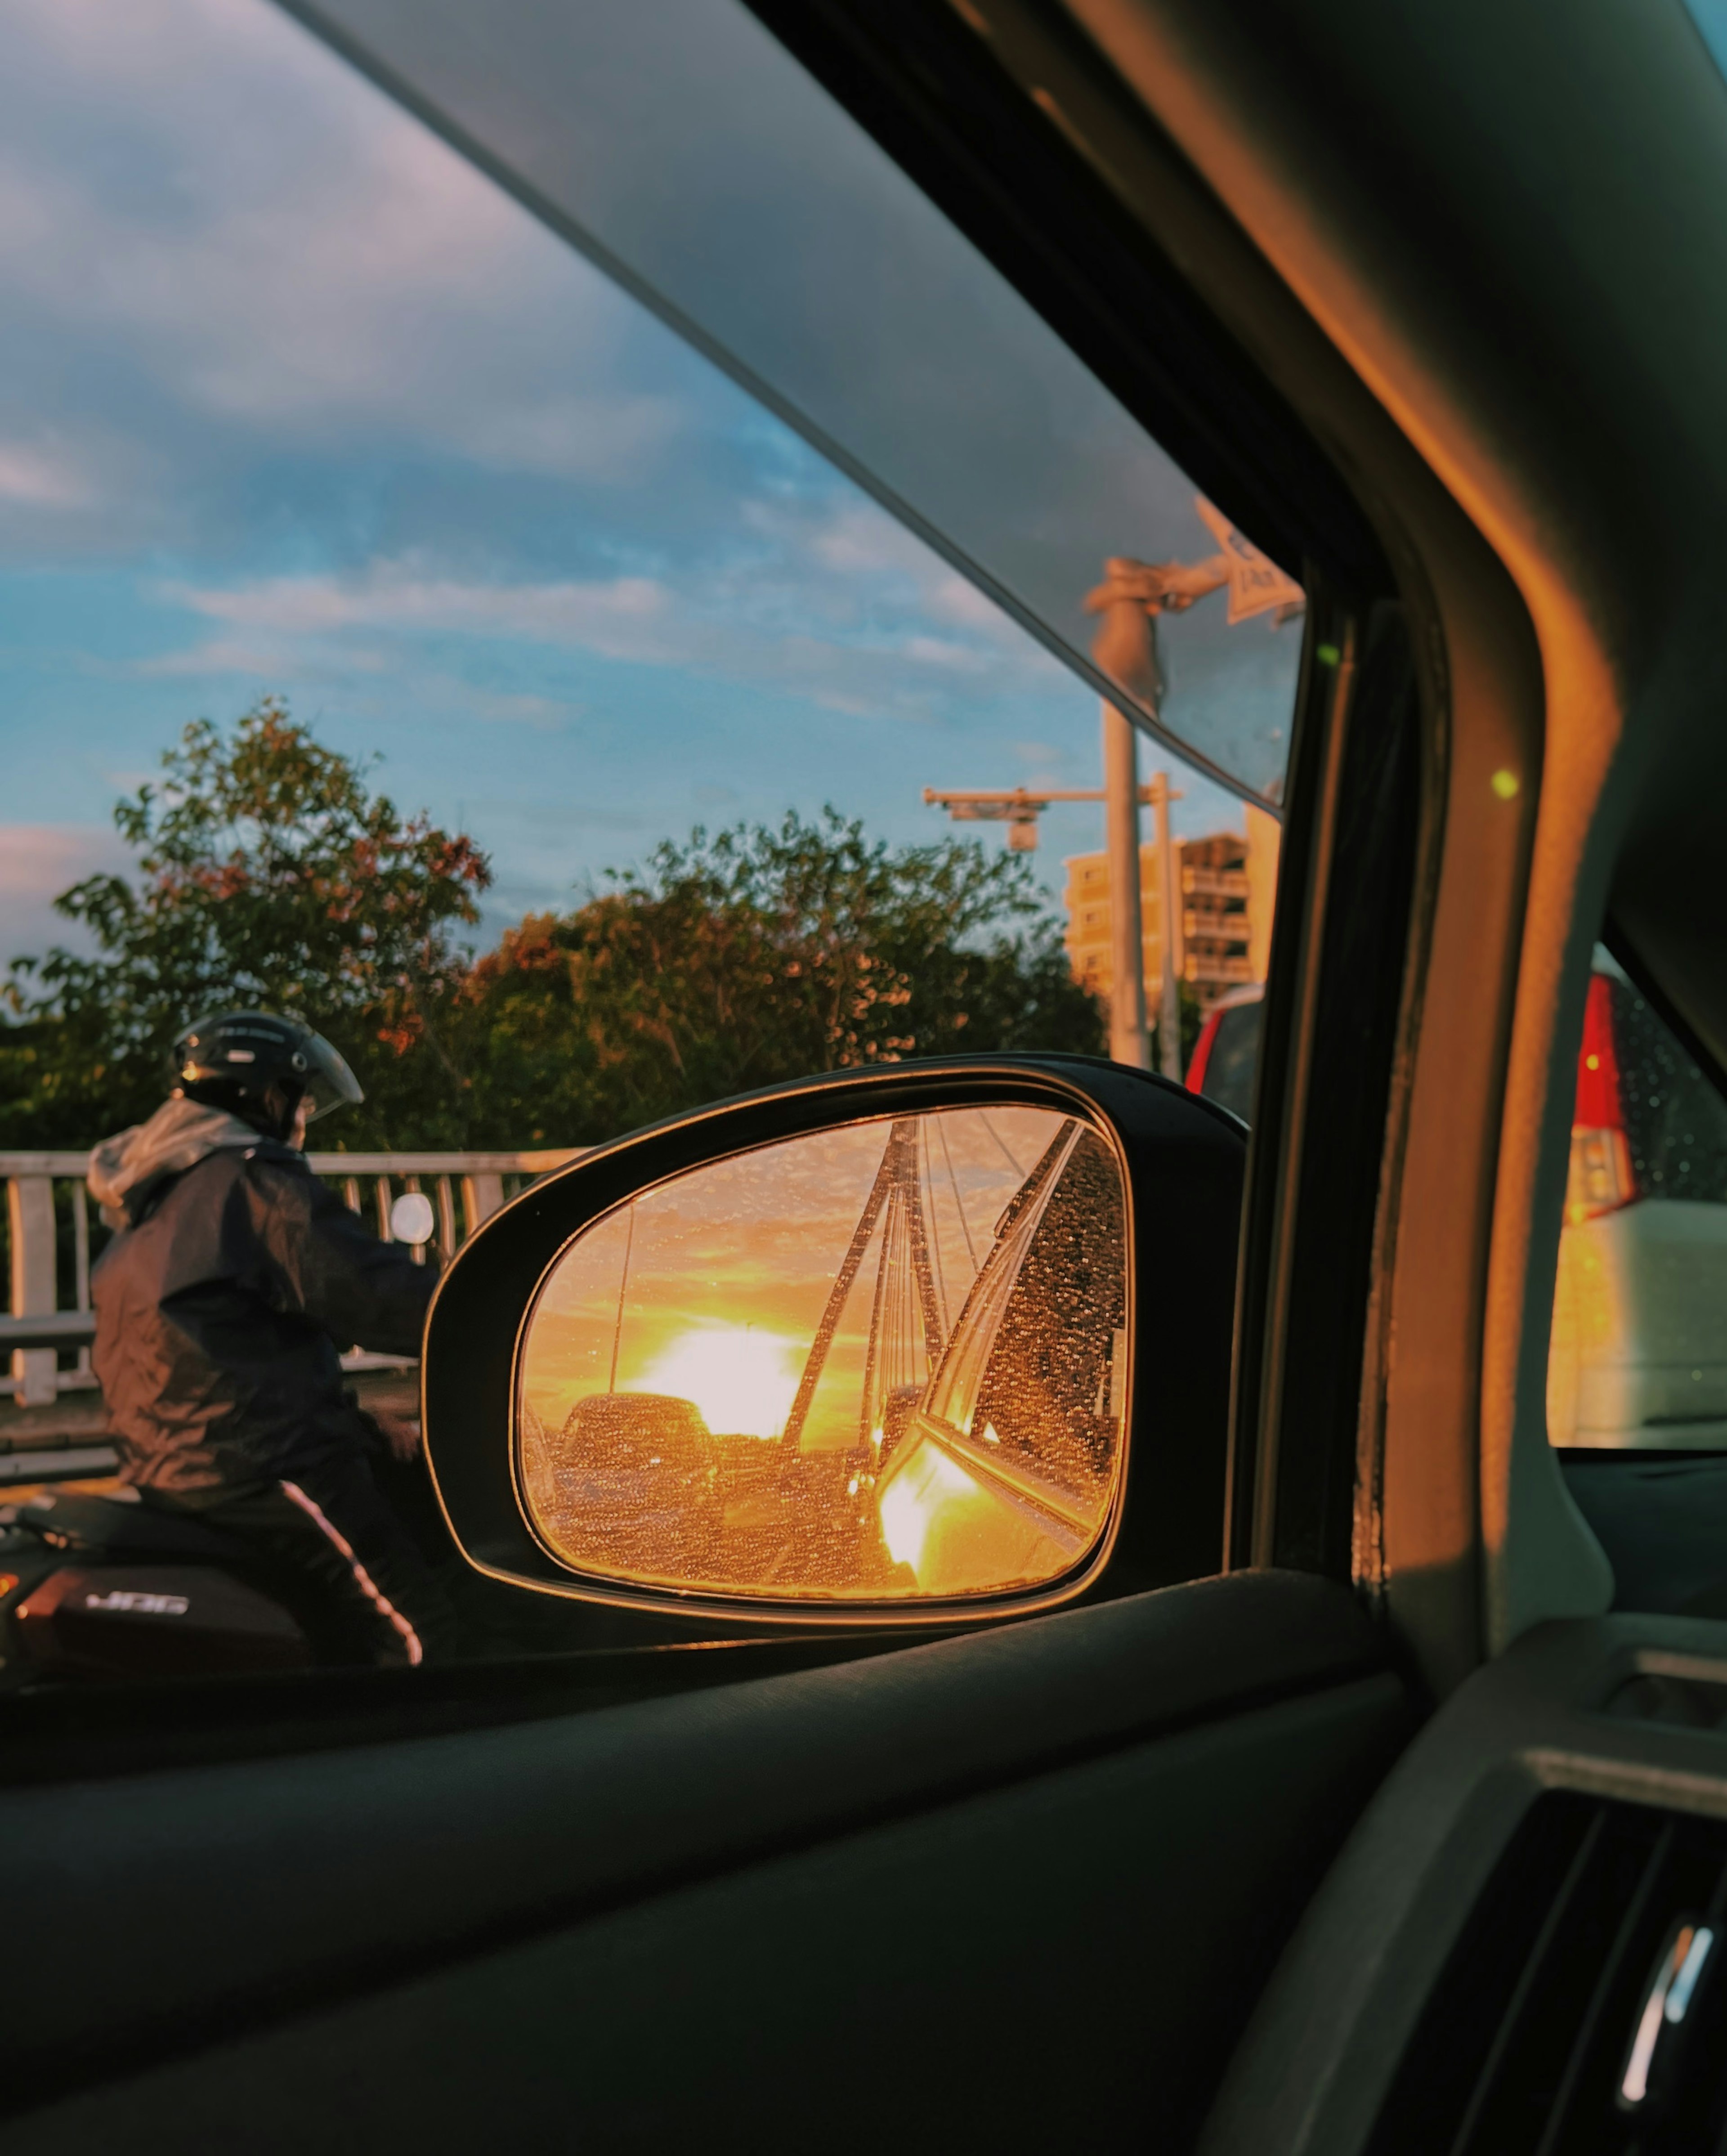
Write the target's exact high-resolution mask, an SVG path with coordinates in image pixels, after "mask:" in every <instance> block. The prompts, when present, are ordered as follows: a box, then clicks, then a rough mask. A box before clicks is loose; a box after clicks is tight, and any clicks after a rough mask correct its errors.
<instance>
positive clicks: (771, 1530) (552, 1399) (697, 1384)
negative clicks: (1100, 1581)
mask: <svg viewBox="0 0 1727 2156" xmlns="http://www.w3.org/2000/svg"><path fill="white" fill-rule="evenodd" d="M1125 1214H1126V1208H1125V1198H1124V1193H1123V1187H1122V1181H1121V1176H1120V1169H1119V1168H1118V1167H1117V1164H1116V1160H1115V1153H1114V1152H1113V1150H1112V1148H1111V1147H1110V1146H1109V1143H1108V1142H1106V1141H1105V1140H1104V1138H1103V1137H1100V1136H1099V1134H1098V1133H1097V1132H1095V1131H1094V1130H1093V1129H1092V1128H1091V1127H1089V1125H1088V1124H1086V1123H1085V1122H1082V1121H1080V1120H1079V1119H1078V1118H1076V1117H1074V1116H1065V1115H1062V1114H1060V1113H1058V1112H1056V1111H1052V1110H1049V1109H1045V1108H1038V1107H1014V1106H992V1107H989V1108H954V1109H944V1110H940V1111H934V1112H930V1113H923V1114H917V1115H910V1116H898V1117H893V1118H872V1119H869V1120H868V1121H861V1122H854V1123H849V1124H846V1125H843V1126H842V1127H839V1128H838V1129H833V1130H827V1131H821V1132H812V1133H810V1134H808V1135H807V1136H805V1137H797V1138H792V1139H787V1140H786V1141H785V1142H782V1143H780V1144H776V1145H771V1146H764V1147H759V1148H757V1149H756V1150H755V1151H752V1152H746V1153H740V1154H735V1155H734V1156H733V1157H732V1158H730V1159H726V1160H722V1161H718V1162H715V1163H711V1164H710V1165H708V1166H705V1167H703V1168H697V1169H694V1170H692V1171H691V1172H690V1173H688V1174H686V1175H682V1176H678V1177H675V1178H672V1179H671V1180H669V1181H668V1182H666V1183H662V1184H660V1185H659V1186H658V1187H657V1188H654V1189H653V1190H650V1191H648V1192H646V1193H643V1195H642V1196H641V1197H639V1198H638V1199H634V1200H633V1202H632V1203H631V1204H628V1205H626V1206H622V1207H619V1208H618V1209H617V1210H616V1211H614V1212H612V1213H610V1214H607V1215H606V1216H605V1217H604V1218H603V1219H600V1220H598V1221H597V1222H596V1223H595V1224H593V1225H592V1227H590V1228H588V1229H586V1230H585V1231H584V1232H583V1233H582V1235H579V1236H577V1239H576V1240H574V1242H572V1243H571V1245H569V1247H568V1248H567V1249H566V1250H565V1251H564V1253H563V1255H561V1257H560V1258H559V1260H558V1261H557V1263H556V1265H554V1266H553V1267H552V1269H551V1271H550V1273H549V1274H548V1275H547V1276H546V1280H545V1281H544V1283H543V1284H542V1286H541V1291H540V1293H539V1295H538V1296H537V1298H536V1302H535V1306H534V1308H533V1310H532V1312H531V1313H530V1317H529V1322H528V1325H527V1327H526V1331H525V1337H524V1343H523V1348H522V1353H521V1359H520V1390H519V1396H518V1413H517V1424H516V1439H517V1447H518V1450H517V1464H518V1470H519V1474H520V1487H521V1490H522V1493H523V1496H524V1498H525V1502H526V1505H527V1507H528V1511H529V1513H530V1517H531V1518H532V1520H533V1522H534V1524H535V1527H536V1529H537V1531H538V1532H539V1534H540V1536H541V1538H542V1540H543V1541H544V1542H545V1543H546V1546H547V1548H549V1549H551V1552H552V1553H554V1554H555V1555H556V1557H557V1558H560V1559H561V1561H562V1562H563V1563H566V1564H568V1565H571V1566H572V1567H575V1568H577V1569H579V1570H581V1571H583V1572H586V1573H597V1574H599V1575H601V1576H602V1577H606V1578H614V1579H618V1580H622V1581H628V1582H632V1583H634V1584H640V1585H653V1586H663V1587H673V1588H681V1589H686V1590H688V1589H705V1590H708V1591H710V1592H715V1593H725V1594H745V1595H758V1596H763V1597H771V1598H773V1599H776V1600H785V1599H805V1600H825V1601H847V1600H854V1601H876V1602H879V1601H893V1600H899V1599H918V1598H927V1597H946V1596H952V1595H968V1594H999V1593H1002V1592H1004V1591H1007V1590H1010V1589H1026V1588H1032V1587H1038V1586H1043V1585H1045V1584H1048V1583H1049V1582H1051V1581H1053V1580H1055V1579H1058V1578H1061V1577H1062V1576H1063V1574H1065V1573H1069V1572H1071V1571H1073V1570H1074V1568H1075V1567H1076V1566H1078V1565H1079V1564H1080V1563H1082V1562H1083V1561H1084V1558H1085V1557H1086V1556H1087V1554H1088V1553H1089V1552H1090V1551H1091V1550H1092V1549H1093V1548H1094V1547H1095V1546H1096V1544H1097V1543H1098V1542H1099V1539H1100V1537H1102V1535H1103V1533H1104V1529H1105V1527H1106V1526H1107V1524H1108V1522H1109V1515H1110V1510H1111V1507H1112V1504H1113V1501H1114V1499H1115V1493H1116V1490H1117V1486H1118V1484H1119V1481H1120V1475H1121V1470H1122V1460H1123V1444H1122V1418H1123V1414H1124V1411H1125V1402H1126V1398H1127V1332H1126V1323H1127V1320H1126V1305H1127V1292H1126V1238H1125V1225H1126V1221H1125Z"/></svg>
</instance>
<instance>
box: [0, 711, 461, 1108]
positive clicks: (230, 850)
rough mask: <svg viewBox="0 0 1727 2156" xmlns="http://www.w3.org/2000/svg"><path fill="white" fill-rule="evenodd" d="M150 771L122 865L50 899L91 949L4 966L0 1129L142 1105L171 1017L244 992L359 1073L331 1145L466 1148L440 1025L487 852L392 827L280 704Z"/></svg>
mask: <svg viewBox="0 0 1727 2156" xmlns="http://www.w3.org/2000/svg"><path fill="white" fill-rule="evenodd" d="M162 767H163V772H164V777H163V779H162V782H161V784H160V785H159V786H148V785H146V786H144V787H142V788H140V789H139V791H138V793H136V795H134V796H133V797H131V798H130V799H126V800H122V801H121V802H120V803H119V804H118V806H117V807H116V808H115V814H114V820H115V824H116V825H117V826H118V828H119V829H120V833H121V834H122V836H123V837H124V838H125V839H126V841H127V843H128V844H130V845H131V846H132V847H133V848H134V849H135V850H136V853H137V856H138V860H137V866H136V875H135V877H134V878H133V879H132V880H127V879H126V878H125V877H123V876H118V875H95V876H91V877H89V878H87V879H86V880H85V881H84V882H83V883H80V884H78V885H75V886H74V888H73V889H72V890H70V891H66V892H65V893H64V894H63V895H62V896H60V897H59V898H58V899H57V900H56V901H54V903H55V906H56V907H57V908H58V910H59V911H60V912H61V913H62V914H64V916H66V918H67V919H68V920H70V921H78V922H79V923H80V924H81V925H82V926H83V927H85V929H86V930H87V931H88V932H90V936H91V937H92V938H93V939H94V941H95V945H96V952H97V955H95V957H85V956H82V955H80V954H79V953H77V952H70V951H67V950H64V949H59V948H56V949H54V950H53V951H50V952H49V954H48V955H47V957H44V958H41V959H35V958H23V959H17V960H14V961H13V965H12V967H11V969H10V976H9V979H8V986H7V989H6V1002H7V1004H8V1006H9V1009H10V1012H11V1014H12V1022H11V1023H10V1024H6V1025H4V1026H3V1027H0V1132H3V1133H4V1134H5V1135H6V1137H8V1139H9V1141H10V1142H13V1143H26V1144H33V1145H43V1144H53V1143H56V1142H59V1143H62V1144H87V1143H89V1142H90V1140H91V1139H92V1138H93V1137H96V1136H98V1135H100V1133H102V1132H105V1131H110V1130H112V1129H114V1128H115V1127H117V1126H118V1125H119V1124H120V1123H123V1122H132V1121H136V1120H137V1119H139V1118H140V1117H141V1116H146V1115H148V1114H149V1113H150V1112H151V1110H152V1109H153V1108H154V1107H156V1105H157V1104H158V1103H159V1102H160V1101H161V1097H162V1092H163V1076H164V1067H165V1063H166V1058H167V1051H168V1050H169V1049H170V1048H171V1046H172V1042H173V1039H174V1036H175V1034H176V1033H177V1031H178V1029H180V1027H181V1026H182V1025H183V1024H186V1023H187V1021H188V1020H189V1019H192V1018H193V1017H195V1016H197V1014H198V1013H199V1012H201V1011H203V1010H208V1009H215V1008H218V1007H220V1006H222V1005H224V1004H229V1005H232V1004H256V1005H259V1006H262V1007H264V1008H265V1009H272V1010H277V1011H281V1012H284V1013H286V1014H290V1015H291V1016H295V1017H298V1018H303V1019H305V1020H306V1021H307V1022H308V1023H309V1024H312V1025H314V1026H315V1027H316V1028H317V1029H319V1031H320V1032H324V1033H327V1034H329V1035H330V1036H331V1038H332V1039H334V1040H335V1041H336V1045H338V1046H339V1047H340V1048H341V1050H342V1052H343V1053H344V1054H345V1055H346V1056H347V1057H348V1059H349V1060H350V1061H351V1063H352V1064H353V1065H354V1066H355V1070H356V1074H357V1075H358V1076H359V1078H360V1081H361V1085H362V1086H364V1087H365V1089H366V1104H365V1106H363V1107H362V1108H361V1109H359V1110H358V1111H352V1112H351V1113H350V1114H348V1115H346V1116H344V1119H343V1123H342V1127H341V1130H340V1131H339V1132H333V1133H332V1136H333V1137H336V1140H337V1142H340V1143H343V1144H346V1145H347V1146H350V1147H356V1146H365V1145H367V1144H372V1145H378V1146H383V1145H388V1144H391V1143H395V1144H403V1143H419V1144H427V1143H437V1142H443V1143H452V1142H460V1139H461V1137H462V1132H463V1125H464V1118H465V1112H466V1090H465V1087H464V1085H463V1082H462V1077H461V1074H460V1072H459V1070H458V1069H457V1067H456V1065H455V1064H454V1061H453V1060H452V1058H451V1056H450V1055H449V1052H448V1047H447V1045H445V1042H444V1039H443V1032H444V1027H445V1023H446V1019H447V1014H448V1012H449V1010H450V1009H451V1008H452V1006H453V1004H454V1001H455V999H456V998H457V997H458V995H459V993H460V991H461V989H462V987H463V983H464V980H465V978H466V974H467V969H468V961H467V957H466V954H465V953H464V952H462V951H461V950H459V947H457V945H456V943H455V942H454V937H453V931H454V929H455V928H456V927H459V926H461V925H471V924H472V923H473V922H474V921H475V920H477V919H478V917H479V916H478V910H477V907H476V906H475V897H476V895H477V894H478V893H479V892H480V891H484V889H485V888H486V886H487V885H488V884H489V882H490V880H491V871H490V869H489V865H488V863H487V861H486V859H485V856H484V855H483V854H481V853H480V852H479V850H478V849H477V848H476V847H475V846H474V844H473V842H472V840H471V839H468V838H465V837H464V836H461V835H459V834H457V835H452V834H449V833H448V832H445V831H442V830H439V829H437V828H436V827H435V826H433V824H432V823H431V822H430V821H429V820H428V818H427V817H425V816H424V815H419V816H413V817H409V818H407V819H403V818H402V816H401V815H399V814H397V809H396V808H395V805H394V804H393V803H392V802H391V801H390V800H389V799H388V798H387V797H386V796H384V795H382V794H373V793H371V792H370V791H369V790H368V788H367V785H366V778H365V776H364V773H363V772H362V771H361V768H360V767H358V766H357V765H356V763H354V762H352V761H351V759H350V758H348V757H344V756H342V755H341V754H339V753H338V752H336V751H335V750H333V749H329V748H325V747H323V746H321V745H320V743H319V742H317V741H315V739H314V738H313V736H312V734H311V733H310V731H309V730H308V729H307V728H306V727H305V726H300V725H298V724H296V723H295V721H293V720H292V719H291V718H290V716H289V713H288V709H287V706H286V705H285V704H284V702H283V701H281V700H280V699H279V698H277V697H274V696H271V697H266V698H264V701H262V702H260V703H259V704H258V705H257V706H254V709H253V710H251V711H248V712H247V713H246V714H245V716H243V718H242V719H241V720H240V721H239V722H238V725H237V726H235V728H234V729H233V732H232V733H231V734H227V735H224V734H223V732H222V731H220V730H219V729H218V728H217V727H216V726H213V725H212V724H211V723H210V722H209V721H208V720H202V719H200V720H197V721H194V722H193V723H192V725H190V726H187V728H186V730H185V731H184V732H183V733H182V736H181V737H180V740H179V742H178V743H177V745H176V746H175V747H172V748H171V749H169V750H168V751H167V752H166V753H165V754H164V756H163V757H162Z"/></svg>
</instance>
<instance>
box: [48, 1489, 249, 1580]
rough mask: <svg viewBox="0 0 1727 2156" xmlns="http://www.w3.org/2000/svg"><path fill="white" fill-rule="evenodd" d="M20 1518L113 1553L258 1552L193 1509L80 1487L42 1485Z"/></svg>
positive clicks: (233, 1557) (217, 1558)
mask: <svg viewBox="0 0 1727 2156" xmlns="http://www.w3.org/2000/svg"><path fill="white" fill-rule="evenodd" d="M18 1523H19V1525H20V1526H23V1527H31V1528H33V1529H34V1530H35V1532H38V1533H39V1534H44V1535H47V1536H52V1537H54V1538H55V1539H56V1540H60V1539H62V1538H64V1543H65V1544H66V1545H67V1546H68V1547H69V1548H73V1549H84V1550H102V1551H105V1552H106V1553H108V1554H109V1555H110V1556H111V1557H126V1558H143V1557H154V1558H182V1559H190V1560H192V1562H194V1563H215V1564H234V1563H244V1562H245V1561H246V1560H247V1559H248V1558H249V1557H252V1556H254V1555H255V1553H253V1552H250V1551H249V1550H248V1549H247V1548H246V1546H245V1545H244V1544H243V1543H240V1542H238V1541H237V1540H235V1539H234V1538H233V1537H230V1536H228V1535H225V1534H223V1533H222V1532H221V1531H220V1530H219V1529H218V1528H216V1527H206V1526H205V1525H204V1524H203V1523H202V1521H200V1520H199V1519H198V1518H197V1517H196V1515H195V1514H192V1513H190V1512H171V1511H170V1510H169V1509H168V1507H167V1506H166V1505H151V1504H149V1503H137V1502H133V1503H131V1504H126V1503H123V1502H121V1501H120V1500H119V1499H117V1498H114V1497H94V1496H89V1495H88V1494H87V1493H85V1491H75V1490H44V1491H42V1493H41V1494H40V1495H39V1496H35V1497H32V1498H30V1499H28V1501H27V1502H25V1503H24V1504H23V1505H21V1506H20V1507H18Z"/></svg>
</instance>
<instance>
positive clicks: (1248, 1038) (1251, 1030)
mask: <svg viewBox="0 0 1727 2156" xmlns="http://www.w3.org/2000/svg"><path fill="white" fill-rule="evenodd" d="M1264 993H1265V991H1264V989H1263V988H1262V987H1261V986H1260V985H1259V983H1258V982H1257V981H1256V982H1254V983H1253V986H1252V987H1251V988H1232V989H1231V990H1230V992H1229V993H1228V994H1227V996H1225V997H1224V998H1223V999H1222V1002H1221V1003H1219V1004H1213V1006H1212V1009H1211V1010H1210V1011H1208V1012H1207V1014H1206V1022H1205V1024H1203V1025H1202V1027H1201V1028H1200V1029H1199V1039H1197V1041H1195V1042H1194V1044H1193V1060H1192V1061H1191V1063H1189V1065H1187V1091H1189V1092H1190V1093H1201V1094H1203V1095H1204V1096H1205V1098H1206V1099H1207V1101H1216V1102H1217V1105H1218V1106H1219V1107H1222V1108H1227V1109H1228V1110H1229V1111H1230V1113H1231V1114H1232V1115H1236V1116H1240V1117H1241V1119H1242V1121H1243V1122H1244V1123H1246V1122H1252V1121H1253V1112H1252V1111H1253V1073H1254V1070H1256V1069H1257V1068H1258V1062H1259V1004H1260V998H1262V997H1263V995H1264Z"/></svg>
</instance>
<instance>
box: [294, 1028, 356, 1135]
mask: <svg viewBox="0 0 1727 2156" xmlns="http://www.w3.org/2000/svg"><path fill="white" fill-rule="evenodd" d="M304 1053H305V1059H306V1066H307V1067H306V1074H305V1080H304V1081H303V1082H304V1084H305V1089H306V1091H307V1092H308V1093H309V1094H310V1096H311V1101H312V1105H311V1107H310V1111H308V1113H307V1116H306V1121H307V1122H309V1123H315V1122H316V1121H317V1120H318V1118H319V1116H327V1115H328V1114H329V1113H330V1111H331V1109H332V1108H341V1107H357V1106H359V1105H360V1103H361V1101H363V1100H364V1099H365V1098H366V1094H365V1091H364V1090H363V1089H362V1087H361V1084H360V1081H359V1080H358V1079H357V1078H356V1076H355V1075H354V1074H353V1072H352V1071H351V1070H349V1068H348V1066H347V1064H346V1060H344V1059H343V1057H342V1056H341V1055H340V1054H339V1053H338V1052H337V1051H336V1050H335V1049H333V1048H332V1047H331V1045H330V1043H329V1042H328V1041H327V1040H325V1038H324V1036H323V1034H320V1033H314V1034H308V1035H307V1038H306V1040H305V1049H304Z"/></svg>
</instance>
